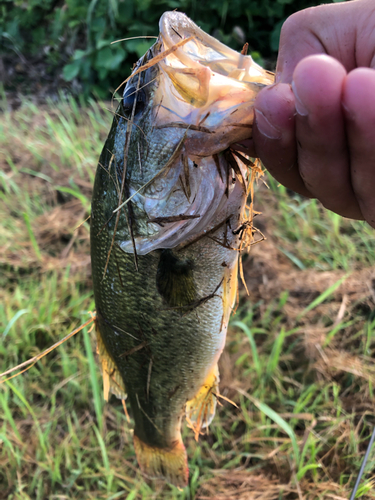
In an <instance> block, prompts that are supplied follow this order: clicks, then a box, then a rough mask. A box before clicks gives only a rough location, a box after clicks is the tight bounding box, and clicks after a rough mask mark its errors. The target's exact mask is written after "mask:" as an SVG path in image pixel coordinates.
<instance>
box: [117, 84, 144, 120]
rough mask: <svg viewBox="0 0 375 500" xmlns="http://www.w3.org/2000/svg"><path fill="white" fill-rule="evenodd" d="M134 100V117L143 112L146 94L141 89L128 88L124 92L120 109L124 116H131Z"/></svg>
mask: <svg viewBox="0 0 375 500" xmlns="http://www.w3.org/2000/svg"><path fill="white" fill-rule="evenodd" d="M135 100H136V101H137V102H136V105H135V112H134V116H136V115H137V114H139V113H141V112H142V111H143V110H144V107H145V104H146V94H145V91H144V90H143V89H138V90H137V89H136V88H135V87H129V88H128V89H127V90H126V91H125V93H124V97H123V100H122V107H123V110H124V113H125V114H131V112H132V110H133V106H134V101H135Z"/></svg>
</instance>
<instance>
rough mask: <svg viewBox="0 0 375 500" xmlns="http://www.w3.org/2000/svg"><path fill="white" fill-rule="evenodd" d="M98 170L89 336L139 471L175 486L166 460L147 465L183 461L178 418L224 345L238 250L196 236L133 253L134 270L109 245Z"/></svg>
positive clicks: (125, 257) (116, 247)
mask: <svg viewBox="0 0 375 500" xmlns="http://www.w3.org/2000/svg"><path fill="white" fill-rule="evenodd" d="M98 172H100V171H98ZM102 175H103V174H102V173H99V174H98V176H99V182H96V183H95V188H94V197H93V205H92V220H91V247H92V248H91V258H92V273H93V282H94V294H95V303H96V310H97V329H98V336H99V338H100V341H101V342H102V344H103V348H104V352H105V353H106V355H107V356H108V358H109V359H110V365H111V366H112V367H113V368H112V371H111V373H109V374H107V376H109V377H112V378H113V379H115V377H114V374H115V372H116V374H117V375H120V377H121V379H122V381H123V387H124V390H126V393H127V398H128V401H129V402H130V406H131V409H132V413H133V416H134V420H135V429H134V442H135V448H136V451H137V455H138V459H139V462H140V464H141V466H142V463H143V469H144V470H146V472H150V473H151V474H153V475H159V476H164V477H167V478H169V480H171V481H172V482H174V483H175V484H177V483H178V484H182V483H183V482H184V481H185V479H186V478H185V479H184V480H183V481H182V482H181V481H179V479H178V477H184V475H183V474H182V475H181V474H180V475H179V476H178V474H179V473H178V472H176V473H175V474H174V475H173V474H172V475H171V474H170V475H169V476H168V473H167V472H166V470H165V469H166V468H167V466H169V464H168V463H167V464H164V465H163V464H161V461H160V460H156V461H157V464H156V465H155V464H154V465H152V464H151V465H150V463H149V462H150V460H151V458H153V459H155V457H157V456H158V454H162V455H163V456H164V458H165V454H167V455H168V453H169V454H172V456H171V457H169V456H168V457H167V459H166V461H167V462H170V461H173V458H174V455H177V459H176V464H177V465H176V467H175V468H177V469H181V468H183V467H184V464H185V463H186V454H185V450H184V447H183V444H182V441H181V434H180V425H181V419H182V416H183V413H184V412H185V408H186V404H187V403H188V402H189V401H191V400H193V398H194V397H195V396H196V394H197V393H199V391H200V389H201V387H202V386H204V384H205V381H206V380H207V377H208V376H209V375H210V373H212V372H213V370H215V367H216V364H217V361H218V359H219V357H220V354H221V351H222V349H223V347H224V343H225V335H226V329H227V322H228V319H229V313H230V307H231V305H232V304H231V303H230V302H232V301H233V300H232V299H230V298H228V297H229V296H231V297H233V290H234V289H235V288H236V280H237V277H236V276H237V273H236V269H235V267H236V265H235V264H236V261H237V257H238V254H237V252H236V251H234V250H230V249H228V248H225V247H224V246H221V245H220V244H218V243H217V242H215V241H213V240H211V239H209V238H202V239H200V240H199V241H197V242H196V243H194V244H192V245H190V246H188V247H186V249H181V250H177V249H169V250H163V249H161V250H156V251H153V252H151V253H149V254H147V255H141V256H138V259H137V261H138V262H137V267H138V270H136V267H135V257H134V254H131V253H125V252H123V251H122V250H121V248H120V246H119V244H118V243H119V242H118V241H117V239H115V243H114V245H113V246H112V249H111V244H112V233H111V231H110V230H109V228H108V224H107V225H106V222H107V220H108V214H107V213H106V212H105V210H104V203H103V200H104V198H105V196H108V191H107V189H108V185H107V186H103V183H102V182H101V179H100V177H101V176H102ZM121 217H124V215H121ZM110 249H111V253H110V258H109V261H108V266H107V269H106V273H105V275H103V273H104V269H105V267H106V263H107V259H108V255H109V251H110ZM233 276H235V279H233ZM234 293H235V292H234ZM108 366H109V365H108ZM103 376H104V374H103ZM117 385H118V384H117ZM114 392H116V391H114ZM117 392H118V391H117ZM124 397H125V395H124ZM211 413H212V412H211ZM203 423H204V422H203ZM145 448H146V451H145ZM147 450H148V451H147ZM147 453H148V455H149V459H147V460H148V461H147V460H146V462H147V463H145V459H142V457H144V456H145V455H147ZM140 455H142V457H140ZM150 457H151V458H150ZM160 464H161V465H160ZM172 469H173V467H172ZM174 476H176V477H177V476H178V477H177V479H176V477H174Z"/></svg>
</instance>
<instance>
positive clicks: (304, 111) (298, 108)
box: [292, 80, 308, 116]
mask: <svg viewBox="0 0 375 500" xmlns="http://www.w3.org/2000/svg"><path fill="white" fill-rule="evenodd" d="M292 90H293V94H294V98H295V106H296V111H297V113H298V114H299V115H300V116H307V115H308V110H307V108H306V106H305V105H304V104H303V102H302V101H301V99H300V98H299V95H298V93H297V89H296V84H295V83H294V80H293V81H292Z"/></svg>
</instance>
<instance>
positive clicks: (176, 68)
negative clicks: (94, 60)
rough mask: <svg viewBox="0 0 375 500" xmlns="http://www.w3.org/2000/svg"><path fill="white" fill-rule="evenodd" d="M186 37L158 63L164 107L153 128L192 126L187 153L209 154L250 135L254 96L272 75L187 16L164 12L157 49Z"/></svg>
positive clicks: (165, 48)
mask: <svg viewBox="0 0 375 500" xmlns="http://www.w3.org/2000/svg"><path fill="white" fill-rule="evenodd" d="M189 38H191V39H190V40H189V41H188V42H187V43H185V44H183V45H180V46H179V47H178V48H177V49H176V50H173V52H172V53H170V54H169V55H167V56H166V57H165V58H164V59H163V60H161V61H160V62H159V69H160V72H161V75H162V76H161V78H160V82H159V87H158V90H157V95H156V96H155V102H157V101H159V102H160V101H162V106H161V109H160V110H159V112H158V115H157V118H156V126H158V125H159V126H160V125H162V126H165V124H166V123H168V122H172V123H173V122H176V121H181V122H184V123H185V124H190V126H192V127H194V128H195V133H191V134H189V136H188V138H187V141H186V148H187V149H188V150H189V153H190V154H196V155H199V156H210V155H212V154H215V153H218V152H220V151H223V150H225V149H226V148H227V147H228V146H229V145H230V144H233V143H234V142H238V141H241V140H243V139H246V138H249V137H250V136H251V128H252V122H253V118H254V115H253V105H254V100H255V97H256V95H257V94H258V92H259V91H260V90H261V89H262V88H263V87H264V86H266V85H269V84H272V83H273V82H274V77H273V74H272V73H270V72H268V71H266V70H264V69H263V68H261V67H260V66H259V65H258V64H256V63H255V62H254V61H253V59H252V58H251V56H245V55H242V54H240V53H238V52H236V51H234V50H232V49H230V48H229V47H227V46H225V45H224V44H222V43H221V42H219V41H218V40H216V39H215V38H213V37H211V36H210V35H208V34H207V33H205V32H204V31H202V30H201V29H200V28H199V27H198V26H197V25H196V24H195V23H193V21H191V20H190V19H189V18H188V17H187V16H186V15H185V14H182V13H180V12H166V13H165V14H163V16H162V18H161V19H160V42H162V44H161V49H160V50H161V51H165V50H167V51H168V50H172V49H173V48H174V47H175V46H176V44H177V43H179V42H180V43H181V41H182V40H184V39H185V40H186V39H189ZM196 127H198V130H197V129H196ZM199 127H201V130H199Z"/></svg>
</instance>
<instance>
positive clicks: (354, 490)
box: [349, 427, 375, 500]
mask: <svg viewBox="0 0 375 500" xmlns="http://www.w3.org/2000/svg"><path fill="white" fill-rule="evenodd" d="M374 441H375V427H374V429H373V431H372V435H371V439H370V442H369V444H368V447H367V450H366V454H365V456H364V457H363V460H362V465H361V468H360V469H359V473H358V477H357V481H356V482H355V485H354V489H353V492H352V494H351V496H350V498H349V500H354V499H355V496H356V494H357V491H358V487H359V483H360V482H361V478H362V475H363V472H364V470H365V467H366V463H367V460H368V457H369V456H370V452H371V448H372V445H373V444H374Z"/></svg>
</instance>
